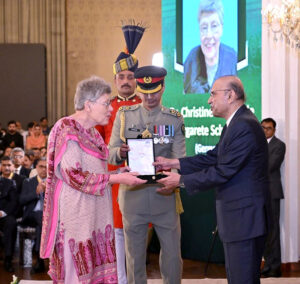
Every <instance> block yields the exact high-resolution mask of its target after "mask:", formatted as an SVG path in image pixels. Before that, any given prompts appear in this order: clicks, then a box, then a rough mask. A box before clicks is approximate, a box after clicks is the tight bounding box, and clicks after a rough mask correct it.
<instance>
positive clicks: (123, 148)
mask: <svg viewBox="0 0 300 284" xmlns="http://www.w3.org/2000/svg"><path fill="white" fill-rule="evenodd" d="M128 151H130V149H129V146H128V145H127V144H122V145H121V147H120V156H121V158H122V159H126V157H127V152H128Z"/></svg>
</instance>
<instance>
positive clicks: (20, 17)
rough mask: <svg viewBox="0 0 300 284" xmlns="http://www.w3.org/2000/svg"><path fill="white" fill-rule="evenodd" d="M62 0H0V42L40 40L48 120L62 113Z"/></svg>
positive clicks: (59, 116) (63, 23)
mask: <svg viewBox="0 0 300 284" xmlns="http://www.w3.org/2000/svg"><path fill="white" fill-rule="evenodd" d="M65 22H66V12H65V0H0V43H42V44H44V45H45V46H46V53H47V55H46V56H47V115H48V120H49V123H51V124H53V123H54V122H55V121H56V120H57V119H59V118H61V117H62V116H64V115H66V109H67V107H66V55H65V54H66V32H65Z"/></svg>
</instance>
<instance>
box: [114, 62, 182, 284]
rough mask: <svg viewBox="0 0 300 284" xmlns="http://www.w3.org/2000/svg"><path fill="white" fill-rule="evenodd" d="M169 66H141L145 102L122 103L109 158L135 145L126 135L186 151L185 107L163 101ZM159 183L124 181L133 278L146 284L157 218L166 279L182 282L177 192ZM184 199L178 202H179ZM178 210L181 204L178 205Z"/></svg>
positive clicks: (159, 148) (163, 151)
mask: <svg viewBox="0 0 300 284" xmlns="http://www.w3.org/2000/svg"><path fill="white" fill-rule="evenodd" d="M166 74H167V71H166V70H165V69H164V68H161V67H156V66H144V67H141V68H138V69H137V70H136V71H135V78H136V82H137V92H138V94H139V95H140V97H141V99H142V103H141V104H139V105H134V106H124V107H121V108H120V109H119V111H118V113H117V116H116V119H115V123H114V127H113V130H112V135H111V139H110V143H109V149H110V157H109V162H110V163H113V164H120V163H122V162H123V161H124V160H125V159H126V156H127V152H128V151H129V150H130V149H129V147H128V145H126V144H125V141H126V138H137V137H142V138H148V137H153V141H154V152H155V155H157V156H160V155H162V156H164V157H183V156H185V137H184V124H183V118H182V116H181V114H180V113H179V112H177V111H176V110H173V109H168V108H166V107H164V106H162V105H161V97H162V95H163V92H164V89H165V86H164V77H165V76H166ZM158 187H160V185H159V184H157V183H156V184H145V185H141V186H135V187H130V186H124V185H120V189H119V205H120V210H121V212H122V215H123V226H124V233H125V249H126V263H127V279H128V283H130V284H133V283H136V284H146V283H147V275H146V265H145V261H146V244H147V229H148V224H149V223H152V224H153V226H154V228H155V231H156V233H157V235H158V238H159V241H160V245H161V261H160V271H161V274H162V279H163V282H164V283H172V284H176V283H180V282H181V273H182V260H181V251H180V235H181V231H180V220H179V212H178V210H176V201H178V200H176V198H175V196H177V197H178V196H179V194H178V193H177V194H176V193H171V194H168V195H162V194H160V193H158V192H157V191H156V189H157V188H158ZM177 204H178V202H177ZM177 209H178V208H177Z"/></svg>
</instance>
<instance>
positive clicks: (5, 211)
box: [0, 176, 18, 272]
mask: <svg viewBox="0 0 300 284" xmlns="http://www.w3.org/2000/svg"><path fill="white" fill-rule="evenodd" d="M17 206H18V200H17V190H16V185H15V182H14V181H12V180H10V179H7V178H4V177H2V176H0V230H1V231H2V232H3V243H4V253H5V259H4V269H5V270H6V271H8V272H13V271H14V269H13V266H12V257H13V253H14V247H15V242H16V235H17V222H16V218H15V213H16V211H17Z"/></svg>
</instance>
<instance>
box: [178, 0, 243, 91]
mask: <svg viewBox="0 0 300 284" xmlns="http://www.w3.org/2000/svg"><path fill="white" fill-rule="evenodd" d="M182 10H183V11H182V47H183V51H182V53H183V62H184V93H185V94H207V93H209V92H210V89H211V87H212V85H213V83H214V81H215V80H216V79H218V78H219V77H221V76H225V75H236V74H237V48H238V1H237V0H236V1H232V0H189V1H183V6H182Z"/></svg>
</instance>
